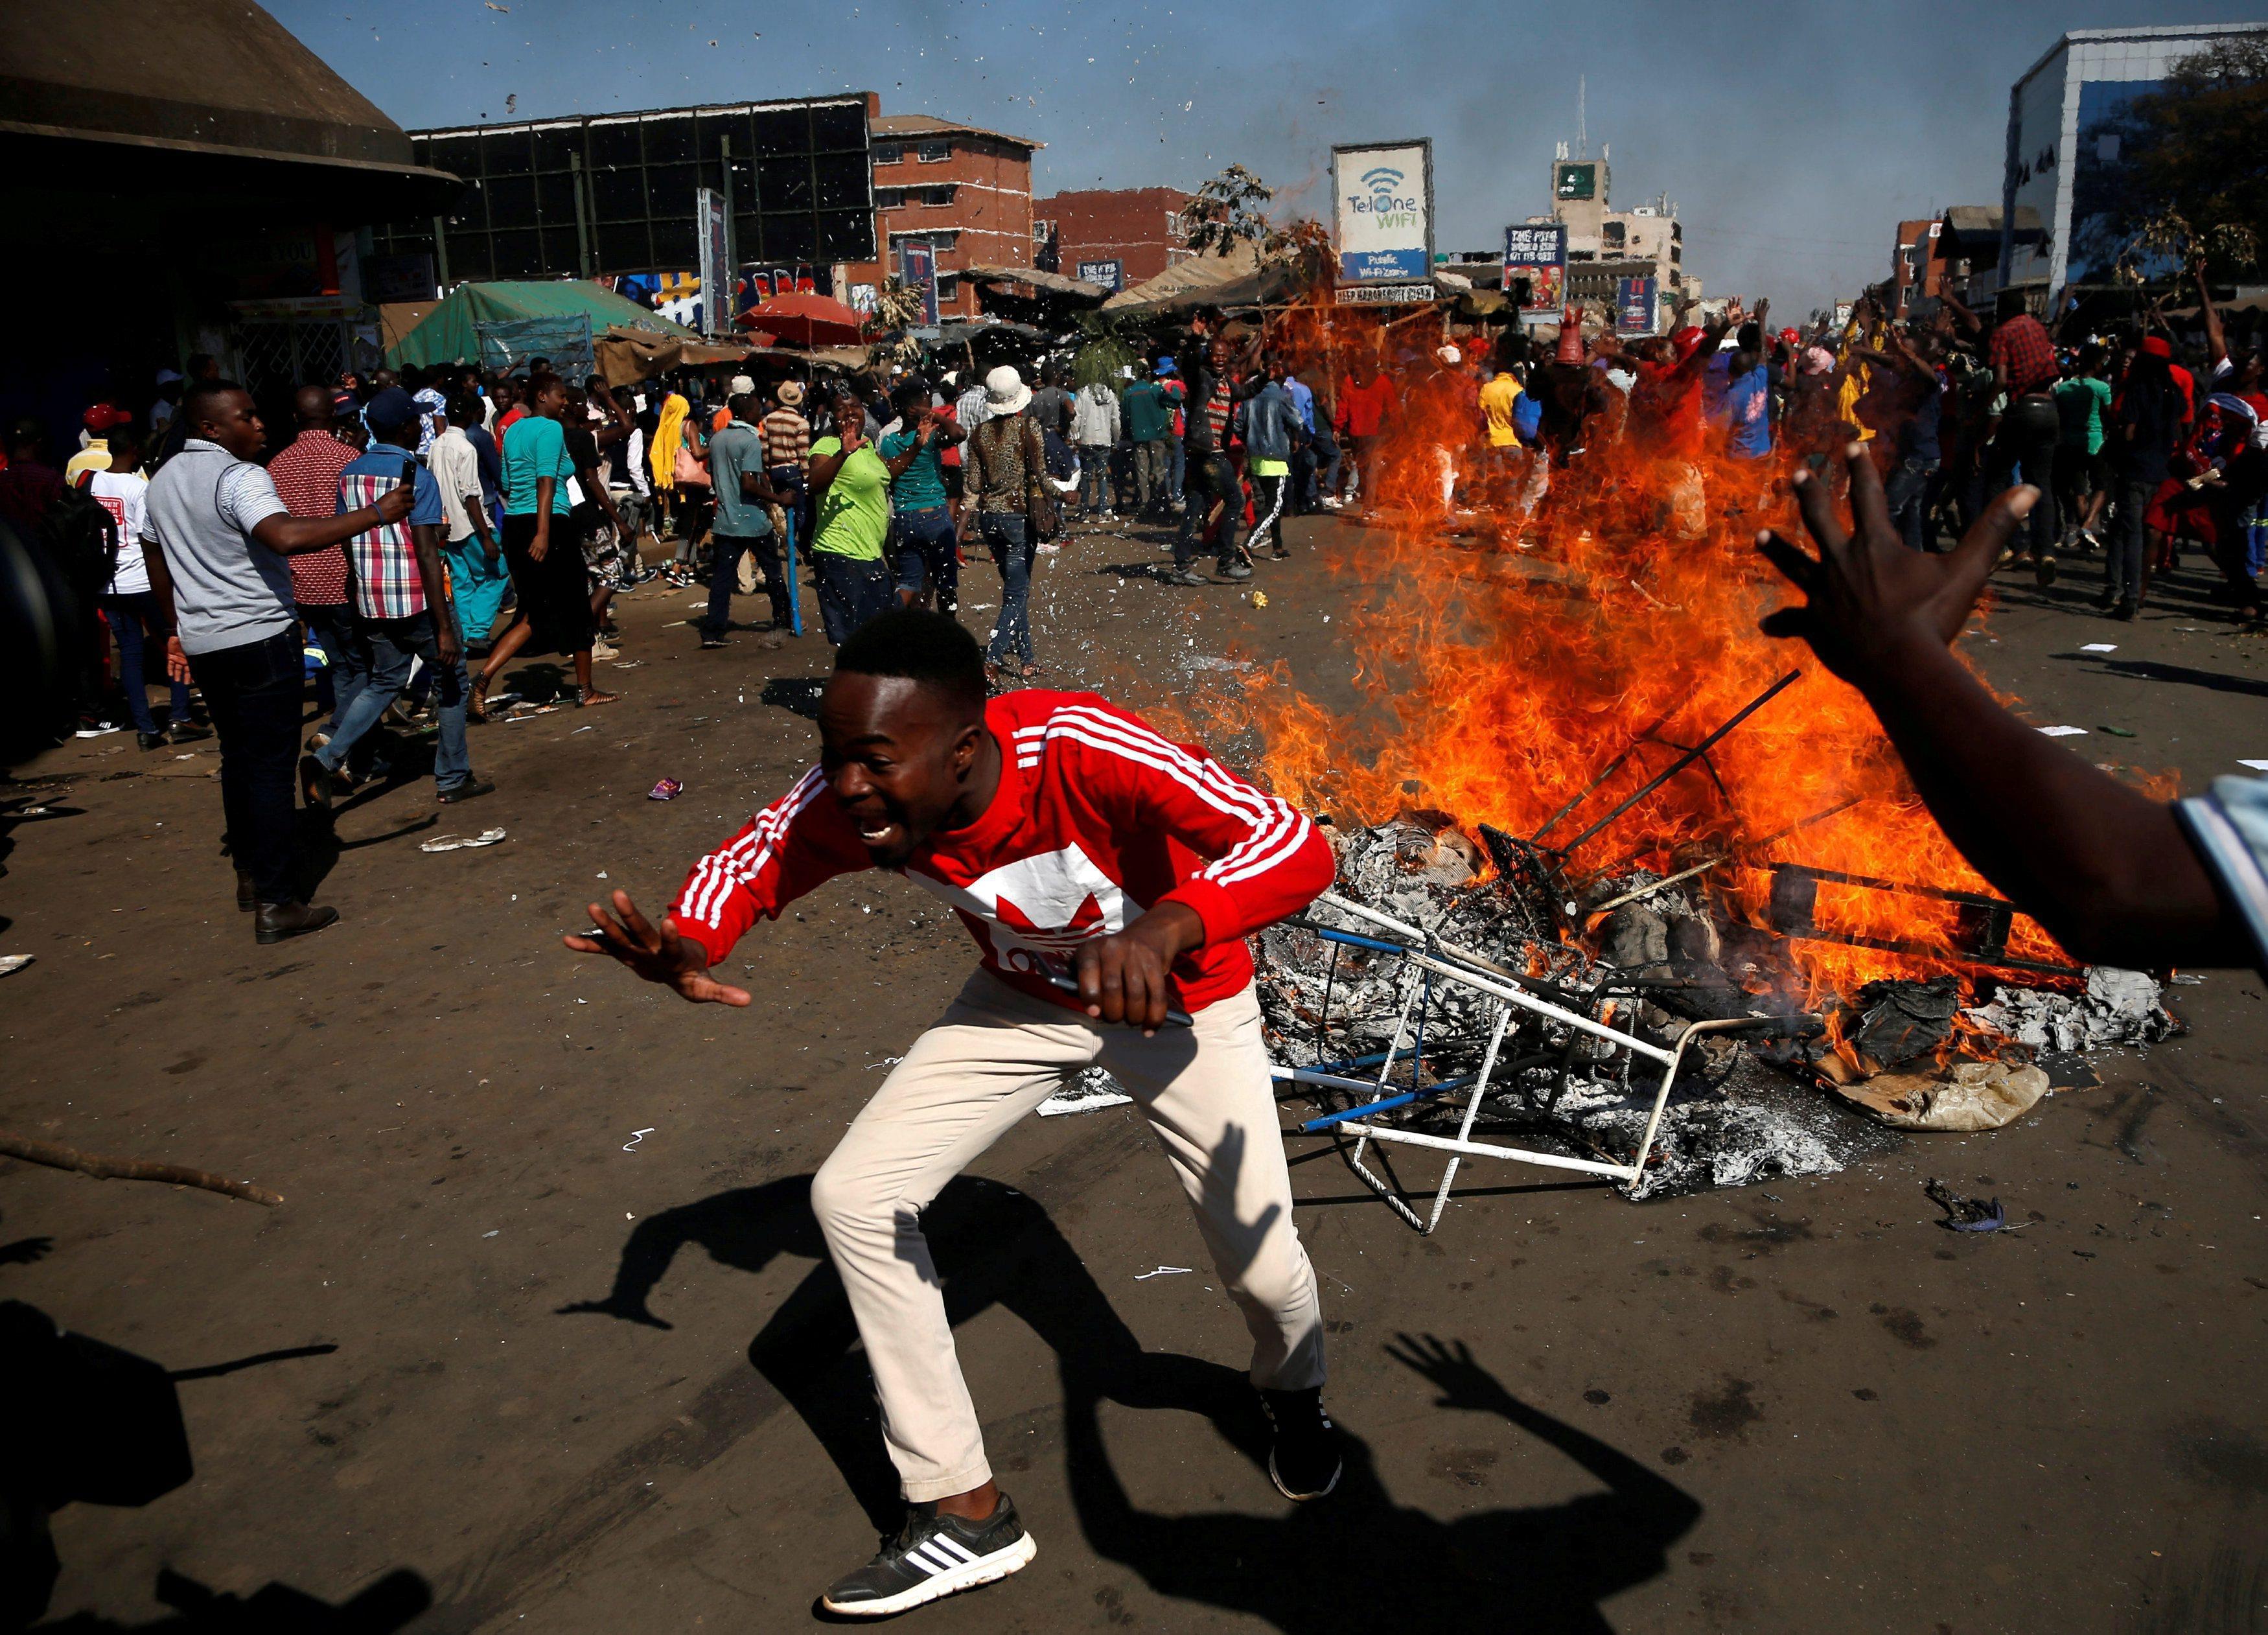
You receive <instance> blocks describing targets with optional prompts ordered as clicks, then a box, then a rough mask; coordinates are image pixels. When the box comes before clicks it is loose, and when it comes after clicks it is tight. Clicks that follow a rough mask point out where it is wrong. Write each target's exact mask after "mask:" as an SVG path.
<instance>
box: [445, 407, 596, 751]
mask: <svg viewBox="0 0 2268 1635" xmlns="http://www.w3.org/2000/svg"><path fill="white" fill-rule="evenodd" d="M527 401H528V413H527V414H526V415H524V416H521V417H520V418H519V419H518V420H515V421H514V422H512V427H511V429H510V430H509V431H506V432H505V433H504V563H505V565H506V566H507V567H509V568H510V569H511V570H512V589H513V590H514V591H516V592H517V593H519V618H517V619H515V620H514V621H512V629H510V630H506V631H505V632H504V636H503V637H502V639H500V640H499V641H498V642H497V644H496V647H495V650H494V651H493V652H490V654H489V661H488V663H487V664H486V665H485V666H483V667H482V670H481V674H480V676H479V678H478V679H477V680H475V681H474V683H473V696H472V703H471V706H470V709H469V711H468V713H469V714H470V715H471V717H472V718H473V719H474V720H475V721H484V720H486V719H488V695H489V685H490V682H492V681H495V680H496V678H497V676H498V675H500V674H503V672H504V666H505V665H507V664H509V663H511V662H512V659H514V658H515V657H517V656H518V655H519V653H520V652H522V651H523V650H530V651H532V652H534V653H538V654H541V653H571V654H573V655H574V659H575V696H576V702H577V703H584V704H610V703H614V702H615V695H614V694H612V693H602V692H600V690H599V689H597V688H595V687H593V685H592V684H591V642H592V637H593V630H594V627H593V621H592V617H591V583H590V577H589V575H588V574H587V573H586V572H585V569H584V566H583V542H582V541H581V540H580V539H579V538H578V537H577V534H576V525H575V515H574V511H575V508H574V504H573V503H572V498H571V495H570V493H569V490H568V486H567V485H568V484H569V483H570V482H572V481H574V477H575V462H574V460H572V459H571V457H570V456H569V454H568V453H567V434H566V433H565V431H563V430H562V429H561V428H560V424H559V416H560V415H561V414H562V413H563V412H564V411H565V409H566V407H567V383H566V382H565V381H563V380H562V379H560V378H559V377H558V376H557V375H554V374H541V375H537V376H535V377H534V378H533V379H530V380H529V381H528V383H527Z"/></svg>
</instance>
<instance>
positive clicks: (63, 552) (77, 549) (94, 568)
mask: <svg viewBox="0 0 2268 1635" xmlns="http://www.w3.org/2000/svg"><path fill="white" fill-rule="evenodd" d="M86 480H87V478H86V476H85V475H81V477H80V479H79V482H80V483H84V482H86ZM40 546H41V547H42V548H43V549H45V550H46V551H47V553H48V560H49V561H50V562H52V563H55V569H56V571H58V572H60V573H61V574H62V575H63V579H64V581H65V583H67V584H69V585H70V587H71V589H72V590H74V591H76V592H77V593H79V594H80V595H81V596H84V597H85V598H86V599H87V600H88V601H89V603H90V604H91V603H92V601H93V599H94V598H95V597H97V596H99V595H100V594H102V592H103V588H104V586H107V585H108V584H109V583H110V581H111V579H112V578H113V576H114V575H115V574H116V573H117V571H118V524H117V521H116V520H115V519H114V518H113V517H112V516H111V514H110V512H109V511H108V509H107V508H106V507H105V506H104V504H103V503H102V502H101V501H100V500H99V499H97V498H95V497H94V496H93V495H92V494H90V493H89V492H87V490H85V488H83V487H81V486H79V484H78V483H74V484H71V485H70V486H68V487H66V488H65V489H64V490H63V492H62V493H61V494H60V495H58V496H56V497H55V504H52V505H50V506H48V514H47V515H46V516H45V517H43V518H41V519H40Z"/></svg>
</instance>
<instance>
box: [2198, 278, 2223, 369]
mask: <svg viewBox="0 0 2268 1635" xmlns="http://www.w3.org/2000/svg"><path fill="white" fill-rule="evenodd" d="M2190 272H2191V276H2194V277H2195V278H2196V279H2197V291H2198V312H2200V313H2203V314H2204V315H2205V350H2207V351H2209V352H2211V353H2212V354H2213V367H2214V368H2215V369H2219V368H2220V366H2221V365H2223V364H2225V363H2227V362H2228V331H2227V330H2226V329H2224V328H2221V324H2220V313H2219V312H2218V311H2216V310H2215V309H2214V307H2213V291H2211V290H2208V289H2206V288H2205V262H2204V261H2202V260H2198V261H2192V262H2191V263H2190Z"/></svg>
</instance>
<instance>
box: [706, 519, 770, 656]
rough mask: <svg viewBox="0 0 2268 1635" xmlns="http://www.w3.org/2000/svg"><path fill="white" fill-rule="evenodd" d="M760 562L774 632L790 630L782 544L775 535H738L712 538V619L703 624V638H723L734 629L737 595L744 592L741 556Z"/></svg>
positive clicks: (710, 608)
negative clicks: (739, 589) (782, 562)
mask: <svg viewBox="0 0 2268 1635" xmlns="http://www.w3.org/2000/svg"><path fill="white" fill-rule="evenodd" d="M742 551H747V553H748V554H749V555H750V556H754V557H755V559H756V570H757V571H758V572H760V573H762V575H763V578H764V594H765V596H766V597H768V598H769V599H770V601H771V605H772V628H773V629H774V630H781V631H784V630H786V629H787V580H786V579H785V578H784V577H783V576H782V575H781V573H780V555H779V542H778V541H777V540H775V539H773V538H772V536H771V531H770V529H769V528H767V529H766V530H765V531H764V532H763V533H762V534H756V535H755V536H753V537H751V536H747V535H742V534H715V535H712V536H711V543H710V552H709V616H708V617H707V618H705V619H703V620H702V621H701V633H702V635H703V636H722V635H724V633H725V631H726V630H730V629H732V627H733V592H734V591H735V590H737V589H738V588H740V553H741V552H742Z"/></svg>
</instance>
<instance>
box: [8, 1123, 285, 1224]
mask: <svg viewBox="0 0 2268 1635" xmlns="http://www.w3.org/2000/svg"><path fill="white" fill-rule="evenodd" d="M0 1156H5V1157H8V1158H20V1159H22V1160H24V1161H25V1162H26V1163H27V1164H45V1165H46V1166H47V1167H48V1168H50V1169H75V1170H77V1171H78V1172H79V1174H81V1175H92V1176H93V1177H94V1178H95V1179H96V1180H97V1181H162V1182H166V1183H168V1184H169V1185H172V1186H177V1187H202V1188H203V1189H205V1190H206V1191H208V1192H221V1193H225V1194H226V1195H227V1196H228V1197H232V1198H245V1199H247V1200H249V1201H250V1202H252V1203H254V1204H266V1205H268V1207H269V1208H270V1209H273V1208H275V1207H276V1205H277V1204H281V1203H282V1202H283V1201H284V1197H283V1195H282V1194H281V1193H278V1192H270V1191H269V1189H267V1188H266V1187H255V1186H254V1185H253V1184H252V1183H251V1182H249V1181H230V1180H227V1179H225V1178H224V1177H222V1176H219V1175H210V1174H209V1173H207V1172H206V1171H204V1170H202V1169H191V1168H189V1167H188V1166H186V1165H183V1164H166V1163H160V1162H158V1160H155V1159H148V1158H105V1157H103V1156H102V1155H101V1154H100V1153H82V1152H80V1151H79V1150H78V1149H77V1147H68V1146H63V1145H60V1144H59V1143H56V1142H54V1141H34V1140H33V1139H32V1138H30V1137H29V1136H19V1135H17V1134H15V1133H13V1132H12V1131H6V1130H0Z"/></svg>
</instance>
